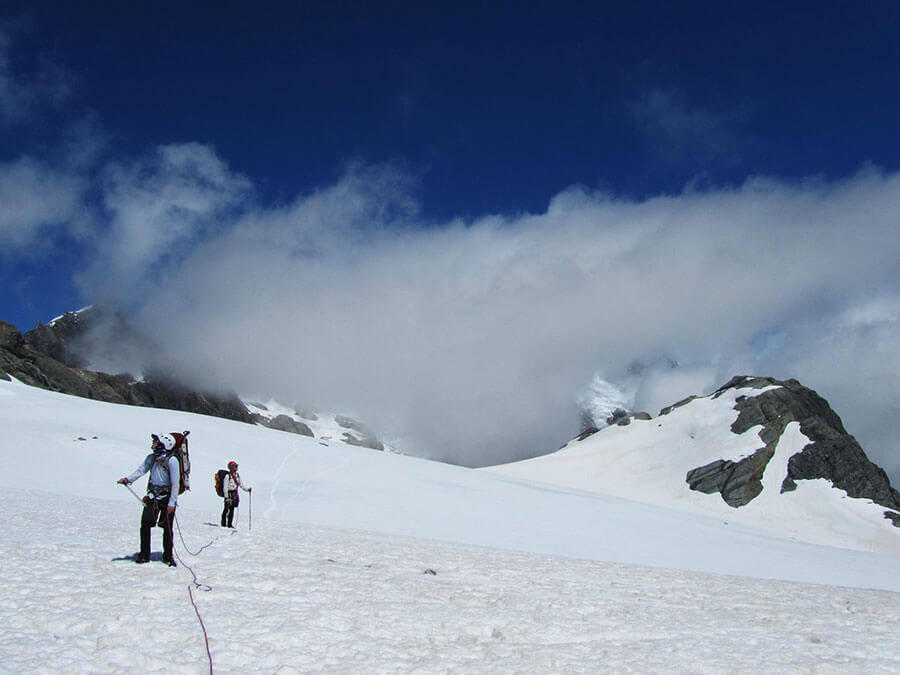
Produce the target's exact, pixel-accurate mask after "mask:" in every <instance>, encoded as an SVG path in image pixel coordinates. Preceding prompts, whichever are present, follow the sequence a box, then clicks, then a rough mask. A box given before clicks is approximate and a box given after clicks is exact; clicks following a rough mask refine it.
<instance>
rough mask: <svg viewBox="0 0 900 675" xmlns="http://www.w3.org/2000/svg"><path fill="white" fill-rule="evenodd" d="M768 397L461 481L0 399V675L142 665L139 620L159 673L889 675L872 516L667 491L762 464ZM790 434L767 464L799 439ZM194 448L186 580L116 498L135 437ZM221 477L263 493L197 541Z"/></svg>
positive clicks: (139, 451) (251, 435) (13, 392)
mask: <svg viewBox="0 0 900 675" xmlns="http://www.w3.org/2000/svg"><path fill="white" fill-rule="evenodd" d="M762 393H765V389H756V388H754V387H752V386H750V387H736V388H734V389H729V390H727V391H724V392H722V393H721V394H720V395H719V396H717V397H715V398H712V397H710V398H704V399H696V400H694V401H691V402H690V403H688V404H685V405H683V406H679V407H677V408H675V409H673V410H672V411H671V412H669V414H668V415H665V416H662V417H660V418H657V419H656V420H633V421H631V423H630V424H628V425H627V426H612V427H610V428H608V429H606V430H604V431H602V432H599V433H597V434H594V435H593V436H591V437H589V438H587V439H585V440H584V441H580V442H575V443H572V444H570V445H569V446H568V447H567V448H566V449H564V450H562V451H560V452H558V453H554V454H553V455H549V456H547V457H544V458H539V459H535V460H530V461H529V462H522V463H518V464H514V465H508V466H502V467H493V468H491V469H477V470H476V469H465V468H462V467H456V466H451V465H447V464H441V463H438V462H431V461H427V460H422V459H416V458H411V457H405V456H401V455H396V454H392V453H385V452H378V451H374V450H371V449H369V448H364V447H355V446H352V445H347V444H344V443H332V442H329V441H326V440H323V439H321V438H312V437H307V436H302V435H297V434H289V433H283V432H280V431H277V430H273V429H269V428H264V427H260V426H254V425H248V424H244V423H240V422H236V421H230V420H225V419H220V418H216V417H210V416H206V415H197V414H193V413H186V412H179V411H172V410H162V409H154V408H146V407H138V406H129V405H122V404H113V403H108V402H100V401H94V400H90V399H86V398H81V397H75V396H69V395H64V394H60V393H57V392H51V391H47V390H44V389H39V388H35V387H30V386H27V385H24V384H22V383H20V382H17V381H15V380H11V381H2V380H0V429H2V433H0V456H2V457H3V461H4V471H3V472H2V473H0V484H2V485H3V486H4V490H3V491H2V493H0V512H2V513H3V515H4V527H3V528H0V549H2V550H3V552H4V555H3V559H4V564H3V566H2V569H0V581H2V582H3V584H4V588H6V589H7V592H6V593H5V594H4V600H3V601H2V602H0V663H2V664H3V666H2V668H3V669H9V670H10V671H11V672H23V671H41V670H54V669H61V668H66V669H68V670H75V671H78V672H87V671H90V672H95V671H120V672H121V671H123V670H126V669H129V668H134V667H137V666H140V667H142V668H148V663H147V662H146V659H145V658H143V657H142V654H141V650H136V649H135V647H134V645H137V644H145V641H146V634H147V630H148V628H147V627H148V626H152V627H153V632H154V639H155V640H156V641H157V642H159V643H160V644H165V645H166V646H167V648H166V649H165V650H162V651H161V653H160V654H159V655H157V656H155V657H154V658H153V663H152V664H150V665H152V667H149V669H150V670H154V669H157V670H159V671H160V672H162V671H170V670H176V671H179V672H198V673H199V672H209V671H210V669H214V670H215V671H217V672H239V671H244V672H246V671H248V670H253V671H256V672H291V671H297V670H299V671H309V670H328V671H337V672H397V671H411V670H421V671H423V672H447V671H466V672H484V673H487V672H498V671H523V670H533V669H535V668H538V669H541V670H547V671H553V672H597V671H600V670H605V669H613V670H623V671H626V670H638V671H641V672H672V671H681V672H688V671H692V672H695V671H704V672H706V671H721V670H729V669H732V670H733V669H738V670H743V669H750V668H753V669H755V670H759V669H760V664H761V663H764V664H765V665H764V667H762V670H768V671H771V672H784V671H786V670H788V671H789V670H798V669H813V670H815V669H817V668H819V669H821V668H825V669H826V670H828V669H840V670H842V671H845V670H847V669H849V670H856V671H859V672H863V671H865V672H878V671H882V672H890V671H892V670H896V669H897V668H898V667H900V659H898V656H897V655H896V654H895V653H893V652H892V651H891V650H890V649H889V648H888V647H887V646H886V645H887V644H888V642H887V641H888V640H889V637H888V634H889V633H890V631H891V630H892V628H891V626H892V625H893V623H895V622H896V616H897V612H898V611H900V595H898V591H900V546H898V536H897V533H898V531H897V529H896V528H894V527H892V526H891V524H890V521H888V520H885V519H884V517H883V511H884V510H885V509H884V507H882V506H875V505H874V504H872V503H870V502H869V501H868V500H861V499H853V498H850V497H843V498H841V497H840V496H839V495H838V491H837V490H836V489H835V488H832V487H831V486H830V485H820V483H823V481H815V480H814V481H808V482H804V481H797V482H798V487H797V489H796V490H793V491H790V492H785V493H780V492H779V491H778V489H777V488H778V487H779V486H780V484H776V483H775V480H774V478H773V476H775V475H776V474H772V475H765V476H764V477H763V481H762V482H763V490H762V492H761V493H760V495H759V496H758V497H757V498H756V499H754V500H752V501H751V502H750V503H749V504H748V505H746V506H742V507H741V508H737V509H736V508H733V507H731V506H729V505H728V504H727V503H726V502H725V501H724V500H723V499H722V498H721V496H720V495H718V494H714V495H709V494H703V493H700V492H697V491H694V490H691V489H690V488H689V486H688V485H687V483H686V481H685V480H684V478H683V477H681V478H679V480H677V481H674V482H672V481H668V480H667V479H666V476H669V475H671V471H672V468H673V466H680V467H682V468H684V467H689V468H693V467H694V466H695V465H697V466H700V465H703V464H704V462H708V461H709V460H710V459H711V458H713V459H715V458H721V457H723V456H726V457H729V458H731V459H732V460H735V459H738V458H740V457H741V456H744V455H748V454H752V452H753V451H754V450H755V449H756V448H758V446H759V441H760V439H759V437H758V436H757V435H756V433H754V430H756V428H755V427H754V428H752V429H750V430H748V431H747V432H745V433H741V434H735V433H734V432H733V431H731V429H730V428H729V427H728V424H730V423H731V422H733V421H734V419H735V418H736V417H737V416H738V413H737V411H735V410H734V406H735V405H736V404H737V403H739V401H738V398H740V397H745V398H744V400H747V399H748V398H754V397H758V396H760V395H761V394H762ZM659 425H662V426H659ZM799 426H800V425H799V423H794V422H791V423H789V424H787V426H786V430H785V432H784V433H783V434H782V436H781V438H780V440H779V441H778V443H777V447H776V450H775V453H774V456H773V459H772V460H771V462H770V464H773V463H774V465H778V466H782V467H783V466H784V464H785V462H786V461H789V459H788V458H787V456H788V455H791V453H794V454H795V453H796V450H797V448H798V447H799V446H800V444H802V443H806V442H807V440H805V439H804V438H801V436H802V430H801V429H799V428H797V427H799ZM183 429H190V430H191V432H192V433H191V458H192V464H193V469H192V485H193V488H192V490H191V491H190V492H188V493H185V494H184V495H182V497H181V498H180V500H179V509H178V524H179V531H178V533H177V536H176V553H177V554H178V556H179V559H180V560H181V563H180V564H179V567H178V568H176V569H174V570H170V569H168V568H165V567H163V566H161V565H145V566H137V565H133V564H131V563H130V557H131V555H132V554H133V553H134V551H135V550H136V549H137V534H138V532H137V530H138V520H139V513H140V509H139V505H138V504H137V503H136V500H135V497H134V496H133V495H132V494H130V493H129V492H128V491H127V490H126V489H125V488H123V487H122V486H120V485H117V484H116V482H115V481H116V479H117V478H119V477H120V476H122V475H124V474H126V473H128V472H130V471H131V470H133V469H134V467H135V466H137V465H138V463H139V462H140V461H141V460H142V458H143V457H144V456H145V454H146V453H147V451H148V446H149V434H150V433H152V432H161V431H170V430H183ZM654 430H655V431H654ZM658 434H664V436H665V438H667V439H668V440H669V441H671V442H672V445H668V446H663V445H659V444H658V443H656V442H654V439H655V441H659V439H660V438H661V436H659V435H658ZM701 441H702V442H701ZM676 457H683V458H681V459H676ZM230 459H235V460H237V461H238V462H239V463H240V466H241V474H242V476H243V477H244V479H245V481H246V482H247V483H248V484H250V485H252V486H253V488H254V491H253V493H252V500H251V499H250V498H248V497H247V496H246V495H245V496H244V499H243V501H242V506H241V508H240V514H239V517H238V531H237V533H236V534H231V533H230V532H228V533H226V532H224V531H223V530H221V529H220V528H218V527H210V523H215V522H217V519H218V514H219V511H220V509H221V499H219V498H217V497H216V496H215V494H214V492H213V475H214V473H215V471H216V470H217V469H218V468H220V467H221V466H223V465H224V464H225V463H226V462H227V461H228V460H230ZM633 471H636V472H637V473H634V474H633V473H632V472H633ZM767 474H768V472H767ZM779 480H780V478H779ZM772 485H776V489H772V490H770V489H769V488H770V487H771V486H772ZM134 487H135V488H137V489H138V490H140V488H141V487H142V484H141V483H140V482H139V483H138V484H136V485H135V486H134ZM773 494H774V498H777V499H780V500H785V501H783V502H781V503H779V504H777V505H773V504H770V503H769V502H770V501H772V499H770V498H771V497H772V495H773ZM251 519H252V529H251ZM159 545H160V544H159V533H158V532H157V533H154V539H153V550H154V551H158V550H159ZM154 555H155V556H156V558H158V554H154ZM722 575H730V576H722ZM787 582H792V583H787ZM796 582H803V583H800V584H798V583H796ZM806 584H820V585H817V586H810V585H806ZM822 584H827V585H828V586H823V585H822ZM838 587H842V588H838ZM863 589H881V590H863ZM201 619H202V621H203V623H202V624H201V623H200V620H201ZM711 644H714V648H710V645H711ZM205 646H208V649H209V651H208V652H207V651H206V649H205ZM760 659H763V661H762V662H761V661H760Z"/></svg>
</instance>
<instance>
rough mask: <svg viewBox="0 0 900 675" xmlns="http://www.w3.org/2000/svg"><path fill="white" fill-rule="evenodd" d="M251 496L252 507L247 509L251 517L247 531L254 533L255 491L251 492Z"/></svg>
mask: <svg viewBox="0 0 900 675" xmlns="http://www.w3.org/2000/svg"><path fill="white" fill-rule="evenodd" d="M249 495H250V506H249V508H248V509H247V515H248V516H249V517H250V519H249V525H247V531H248V532H252V531H253V490H250V493H249Z"/></svg>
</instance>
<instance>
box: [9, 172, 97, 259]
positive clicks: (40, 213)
mask: <svg viewBox="0 0 900 675" xmlns="http://www.w3.org/2000/svg"><path fill="white" fill-rule="evenodd" d="M85 186H86V184H85V181H84V180H82V179H81V178H79V177H78V176H75V175H73V174H72V173H70V172H68V171H66V170H65V169H60V168H56V167H54V166H51V165H49V164H47V163H46V162H43V161H40V160H37V159H35V158H31V157H24V158H21V159H19V160H16V161H13V162H7V163H5V164H0V245H2V247H3V248H4V250H5V252H6V254H9V255H12V254H16V255H28V254H29V251H28V249H33V248H43V247H45V246H46V245H48V244H49V237H50V236H51V235H52V234H54V233H56V232H59V231H62V230H66V231H70V232H74V233H79V232H83V221H82V201H81V200H82V193H83V191H84V189H85Z"/></svg>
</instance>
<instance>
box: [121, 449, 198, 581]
mask: <svg viewBox="0 0 900 675" xmlns="http://www.w3.org/2000/svg"><path fill="white" fill-rule="evenodd" d="M185 433H187V432H185ZM150 439H151V443H150V448H151V449H152V452H151V453H150V454H149V455H147V456H146V457H145V458H144V461H143V462H142V463H141V465H140V466H139V467H138V468H137V469H135V470H134V472H133V473H132V474H131V475H129V476H126V477H124V478H120V479H119V480H118V482H119V483H121V484H122V485H129V484H130V483H133V482H134V481H136V480H137V479H138V478H140V477H141V476H143V475H144V474H145V473H147V472H148V471H149V472H150V481H149V482H148V483H147V494H146V495H145V496H144V499H143V500H142V501H143V502H144V511H143V513H142V514H141V550H140V553H138V554H137V557H136V558H135V559H134V561H135V562H136V563H145V562H149V561H150V530H151V528H152V527H153V526H154V525H157V524H158V525H159V527H161V528H163V555H162V561H163V562H164V563H166V564H167V565H169V566H170V567H175V561H174V560H173V558H172V521H173V519H174V518H175V507H176V505H177V504H178V487H179V481H180V477H181V469H180V468H179V465H178V459H177V458H176V457H175V455H174V454H173V450H174V449H175V444H176V441H175V437H174V436H173V435H172V434H161V435H159V436H157V435H156V434H151V435H150Z"/></svg>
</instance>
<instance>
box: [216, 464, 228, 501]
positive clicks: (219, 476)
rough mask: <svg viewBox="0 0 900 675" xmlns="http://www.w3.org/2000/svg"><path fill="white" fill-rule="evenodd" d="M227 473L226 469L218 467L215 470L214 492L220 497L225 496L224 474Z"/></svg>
mask: <svg viewBox="0 0 900 675" xmlns="http://www.w3.org/2000/svg"><path fill="white" fill-rule="evenodd" d="M227 475H228V469H219V470H218V471H216V494H217V495H219V496H220V497H224V496H225V488H224V485H225V476H227Z"/></svg>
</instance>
